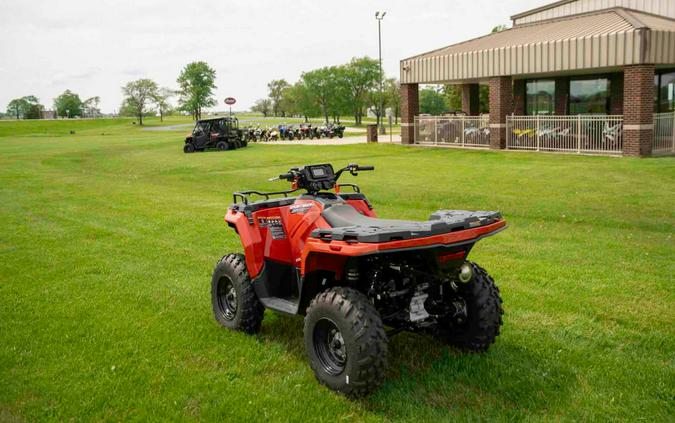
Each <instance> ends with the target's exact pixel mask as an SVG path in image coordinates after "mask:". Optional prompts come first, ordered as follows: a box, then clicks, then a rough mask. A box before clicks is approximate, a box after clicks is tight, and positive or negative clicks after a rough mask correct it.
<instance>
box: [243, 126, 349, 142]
mask: <svg viewBox="0 0 675 423" xmlns="http://www.w3.org/2000/svg"><path fill="white" fill-rule="evenodd" d="M344 133H345V127H344V126H343V125H340V124H333V123H329V124H328V125H323V126H313V125H312V124H311V123H307V124H300V125H298V126H297V127H295V126H293V125H286V124H281V125H278V126H272V127H269V128H261V127H260V126H257V127H255V128H254V127H248V128H245V129H244V137H245V139H246V140H247V141H252V142H258V141H263V142H266V141H278V140H288V141H292V140H304V139H321V138H335V137H337V138H342V137H343V136H344Z"/></svg>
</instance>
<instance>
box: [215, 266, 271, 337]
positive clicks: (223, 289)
mask: <svg viewBox="0 0 675 423" xmlns="http://www.w3.org/2000/svg"><path fill="white" fill-rule="evenodd" d="M211 303H212V306H213V314H214V315H215V317H216V320H217V321H218V323H220V324H221V325H223V326H225V327H226V328H229V329H234V330H239V331H242V332H246V333H256V332H258V331H259V330H260V325H261V323H262V319H263V313H264V312H265V307H264V306H263V305H262V304H261V303H260V301H258V297H257V296H256V295H255V291H254V290H253V285H252V284H251V279H250V278H249V276H248V270H247V269H246V260H245V259H244V256H242V255H241V254H228V255H226V256H224V257H223V258H221V259H220V261H219V262H218V264H216V268H215V269H214V270H213V277H212V278H211Z"/></svg>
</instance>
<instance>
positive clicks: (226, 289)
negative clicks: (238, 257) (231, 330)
mask: <svg viewBox="0 0 675 423" xmlns="http://www.w3.org/2000/svg"><path fill="white" fill-rule="evenodd" d="M218 305H219V306H220V311H221V313H222V314H223V317H225V318H226V319H227V320H232V319H234V316H235V314H236V313H237V291H236V290H235V289H234V284H233V283H232V281H231V280H230V279H229V278H227V277H226V278H223V279H222V280H221V281H220V283H219V284H218Z"/></svg>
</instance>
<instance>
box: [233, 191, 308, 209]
mask: <svg viewBox="0 0 675 423" xmlns="http://www.w3.org/2000/svg"><path fill="white" fill-rule="evenodd" d="M301 189H302V188H296V189H291V190H288V191H273V192H260V191H238V192H235V193H233V194H232V199H233V200H234V203H235V204H236V203H237V198H241V202H242V203H244V204H246V205H248V204H249V201H250V200H251V196H252V195H257V196H260V197H265V200H269V199H270V197H272V196H276V195H283V196H284V197H288V195H289V194H293V193H294V192H297V191H300V190H301Z"/></svg>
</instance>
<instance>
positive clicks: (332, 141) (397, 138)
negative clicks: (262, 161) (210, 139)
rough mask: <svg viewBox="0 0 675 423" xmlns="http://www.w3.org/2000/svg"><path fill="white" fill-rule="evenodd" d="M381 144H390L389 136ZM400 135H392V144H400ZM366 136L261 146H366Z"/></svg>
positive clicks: (282, 142) (381, 140) (382, 139)
mask: <svg viewBox="0 0 675 423" xmlns="http://www.w3.org/2000/svg"><path fill="white" fill-rule="evenodd" d="M380 142H382V143H389V135H384V136H382V137H380ZM400 142H401V136H400V135H392V143H395V144H396V143H400ZM365 143H366V136H365V135H356V136H353V137H350V136H346V137H344V138H342V139H340V138H333V139H330V138H322V139H320V140H294V141H268V142H263V143H261V144H270V145H343V144H365Z"/></svg>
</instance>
